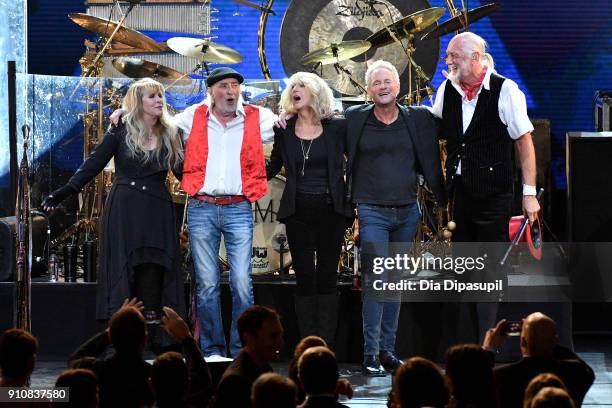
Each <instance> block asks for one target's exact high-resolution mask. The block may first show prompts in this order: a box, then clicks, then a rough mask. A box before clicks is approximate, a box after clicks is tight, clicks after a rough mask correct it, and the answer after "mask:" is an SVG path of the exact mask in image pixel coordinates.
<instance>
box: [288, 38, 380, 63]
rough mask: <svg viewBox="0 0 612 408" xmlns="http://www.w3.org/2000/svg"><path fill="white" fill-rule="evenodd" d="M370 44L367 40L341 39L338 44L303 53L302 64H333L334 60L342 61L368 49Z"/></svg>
mask: <svg viewBox="0 0 612 408" xmlns="http://www.w3.org/2000/svg"><path fill="white" fill-rule="evenodd" d="M371 46H372V44H370V42H369V41H364V40H355V41H342V42H341V43H339V44H331V45H329V46H327V47H324V48H319V49H318V50H314V51H311V52H309V53H308V54H306V55H304V56H303V57H302V59H301V61H300V62H301V64H302V65H314V64H316V63H318V62H320V63H321V64H323V65H326V64H333V63H334V62H338V61H344V60H347V59H351V58H353V57H356V56H357V55H361V54H363V53H364V52H366V51H367V50H369V49H370V47H371Z"/></svg>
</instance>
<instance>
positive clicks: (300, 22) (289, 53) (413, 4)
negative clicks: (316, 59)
mask: <svg viewBox="0 0 612 408" xmlns="http://www.w3.org/2000/svg"><path fill="white" fill-rule="evenodd" d="M377 1H378V2H381V3H384V4H385V5H386V6H385V7H388V11H390V13H391V20H389V18H387V17H386V16H385V18H386V20H387V21H386V22H385V23H383V24H381V21H380V19H379V14H380V13H379V12H378V11H376V9H374V10H373V9H372V6H371V3H373V2H371V1H369V0H347V1H342V2H330V1H329V0H311V1H309V2H302V1H297V0H295V1H292V2H291V3H290V5H289V7H288V8H287V11H286V12H285V15H284V17H283V22H282V27H281V38H280V42H281V47H280V52H281V59H282V63H283V66H284V68H285V72H286V73H287V75H291V74H293V73H295V72H298V71H308V70H311V69H312V68H313V67H312V66H311V65H309V66H304V65H303V64H302V63H301V62H300V60H301V58H302V56H304V55H305V54H308V53H309V52H311V51H313V50H317V49H320V48H323V47H326V46H328V45H329V44H330V43H336V44H339V43H341V42H344V41H353V40H366V39H367V38H368V37H369V36H370V35H371V34H373V33H376V32H378V31H379V30H381V29H383V28H385V26H387V25H389V24H388V23H391V22H393V21H397V20H400V19H402V18H403V16H407V15H411V14H413V13H415V12H417V11H419V10H423V9H428V8H431V6H430V4H429V2H428V1H427V0H411V1H410V2H404V1H401V0H377ZM375 7H376V5H375ZM381 11H382V9H381ZM284 44H286V46H285V45H284ZM400 48H401V45H399V44H396V43H393V44H390V45H389V46H386V47H379V48H375V47H372V48H370V49H369V50H368V51H367V52H366V53H365V54H363V55H360V56H358V57H353V58H351V59H350V60H347V61H345V62H343V63H342V65H343V66H344V67H345V68H346V69H348V70H349V71H350V72H351V74H352V75H353V77H354V78H357V79H359V80H360V81H362V79H361V78H363V77H364V76H365V72H366V69H367V65H368V63H369V62H372V61H375V60H377V59H384V60H386V61H389V62H390V63H391V64H393V65H394V66H395V67H396V68H397V69H398V72H399V73H400V77H402V78H403V77H404V75H406V70H407V67H408V64H407V60H406V59H405V57H404V52H403V51H402V50H401V49H400ZM413 57H414V59H415V61H417V63H418V64H419V65H420V66H421V67H422V68H423V70H424V71H425V73H426V74H427V75H428V76H432V75H433V74H434V73H435V72H436V68H437V65H438V63H439V42H438V43H428V44H420V43H419V42H418V41H417V51H416V53H415V55H414V56H413ZM318 68H321V70H322V73H321V74H319V75H320V76H322V77H323V78H326V79H329V85H330V86H331V87H332V89H334V90H335V91H337V92H340V93H342V94H344V95H351V96H355V95H359V94H361V93H362V92H361V91H359V90H358V88H355V87H354V85H353V84H352V83H351V82H350V81H349V80H348V79H347V78H346V77H345V76H344V75H342V76H338V75H337V73H336V70H335V68H332V65H331V64H330V65H325V66H321V67H316V69H318ZM402 82H404V81H402ZM407 85H408V84H406V83H402V84H401V88H400V95H402V94H405V93H406V92H407V88H408V86H407ZM413 89H414V84H413Z"/></svg>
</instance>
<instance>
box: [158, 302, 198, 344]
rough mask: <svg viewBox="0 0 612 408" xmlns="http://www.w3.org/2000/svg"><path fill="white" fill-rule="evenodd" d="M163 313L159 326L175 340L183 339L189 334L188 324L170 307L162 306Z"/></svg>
mask: <svg viewBox="0 0 612 408" xmlns="http://www.w3.org/2000/svg"><path fill="white" fill-rule="evenodd" d="M163 310H164V315H165V316H162V318H161V321H162V324H161V327H162V328H163V329H164V330H165V331H166V332H167V333H168V334H169V335H170V336H171V337H172V338H174V339H175V340H176V341H179V342H180V341H183V340H185V339H187V338H189V337H192V336H191V331H189V326H187V323H185V321H184V320H183V319H182V318H181V316H179V315H178V313H176V312H175V311H174V310H173V309H172V308H170V307H164V308H163Z"/></svg>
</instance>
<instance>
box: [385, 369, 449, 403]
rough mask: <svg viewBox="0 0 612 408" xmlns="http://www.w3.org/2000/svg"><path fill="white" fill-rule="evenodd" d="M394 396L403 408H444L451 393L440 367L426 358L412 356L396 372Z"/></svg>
mask: <svg viewBox="0 0 612 408" xmlns="http://www.w3.org/2000/svg"><path fill="white" fill-rule="evenodd" d="M393 397H394V399H395V402H396V403H398V404H399V406H400V407H401V408H418V407H435V408H443V407H445V406H446V405H447V404H448V400H449V398H450V395H449V392H448V387H447V385H446V380H445V379H444V376H443V375H442V373H441V372H440V369H439V368H438V367H437V366H436V365H435V364H434V363H432V362H431V361H429V360H427V359H425V358H422V357H412V358H409V359H408V360H406V361H405V362H404V364H402V365H401V366H400V368H398V369H397V371H396V372H395V377H394V378H393Z"/></svg>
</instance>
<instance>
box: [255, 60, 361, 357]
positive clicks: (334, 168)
mask: <svg viewBox="0 0 612 408" xmlns="http://www.w3.org/2000/svg"><path fill="white" fill-rule="evenodd" d="M280 104H281V108H282V109H284V110H285V111H286V112H287V113H288V114H291V115H293V116H292V117H291V118H290V119H288V120H287V126H286V128H285V129H281V128H275V136H274V148H273V150H272V154H271V157H270V163H269V165H268V167H267V176H268V179H270V178H272V177H274V176H275V175H276V174H277V173H278V172H279V171H280V169H281V167H282V166H283V165H284V167H285V171H286V174H287V185H286V186H285V190H284V192H283V195H282V198H281V202H280V206H279V210H278V214H277V219H278V220H279V221H281V222H284V223H285V225H286V228H287V238H288V241H289V248H290V250H291V257H292V260H293V269H294V270H295V274H296V281H297V285H296V291H295V312H296V315H297V318H298V326H299V329H300V334H301V336H302V337H304V336H308V335H318V336H320V337H322V338H324V339H325V341H326V342H327V344H329V345H330V346H332V345H333V344H334V339H335V335H336V325H337V320H338V292H337V290H336V283H337V269H338V260H339V257H340V251H341V248H342V241H343V238H344V231H345V225H346V216H347V215H349V214H350V210H349V209H347V207H346V206H345V201H344V179H343V162H344V156H343V152H344V133H345V127H344V119H339V118H332V119H329V117H330V116H331V115H332V112H333V95H332V91H331V89H330V88H329V86H328V85H327V84H326V83H325V81H323V80H322V79H321V78H319V77H318V76H316V75H314V74H311V73H307V72H298V73H296V74H294V75H292V76H291V78H289V83H288V84H287V88H286V89H285V91H284V92H283V94H282V95H281V102H280ZM347 211H348V212H347Z"/></svg>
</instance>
